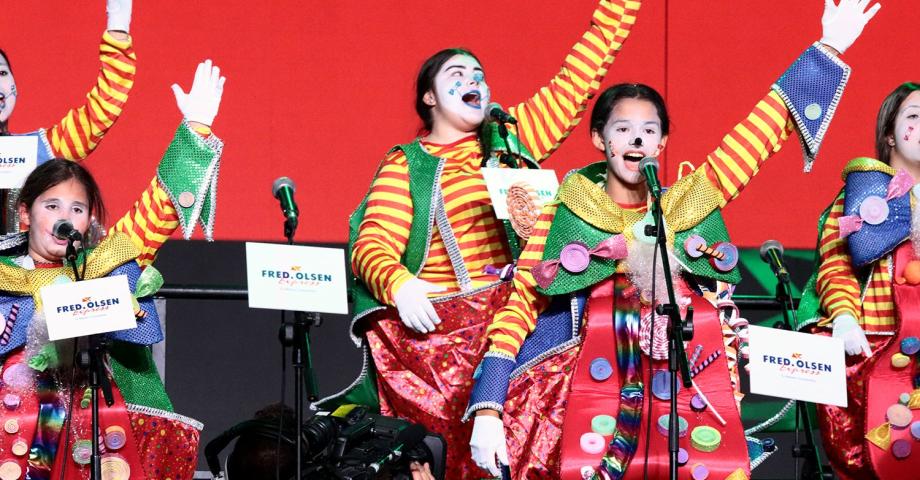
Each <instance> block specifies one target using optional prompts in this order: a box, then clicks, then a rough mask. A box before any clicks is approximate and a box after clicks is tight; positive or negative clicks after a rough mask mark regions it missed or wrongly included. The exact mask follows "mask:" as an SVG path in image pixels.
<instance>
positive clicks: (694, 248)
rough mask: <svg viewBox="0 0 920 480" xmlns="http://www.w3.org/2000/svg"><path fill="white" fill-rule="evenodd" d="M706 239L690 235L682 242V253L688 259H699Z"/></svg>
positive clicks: (704, 247) (704, 248)
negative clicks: (684, 253)
mask: <svg viewBox="0 0 920 480" xmlns="http://www.w3.org/2000/svg"><path fill="white" fill-rule="evenodd" d="M706 245H707V244H706V239H704V238H703V237H701V236H699V235H690V236H689V237H687V239H686V240H684V251H685V252H687V256H688V257H690V258H700V257H702V256H703V252H704V251H705V250H706Z"/></svg>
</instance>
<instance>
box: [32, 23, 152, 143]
mask: <svg viewBox="0 0 920 480" xmlns="http://www.w3.org/2000/svg"><path fill="white" fill-rule="evenodd" d="M99 61H100V63H101V64H102V65H101V67H100V69H99V76H98V78H97V79H96V85H95V86H93V89H92V90H90V91H89V93H88V94H87V95H86V103H85V104H84V105H82V106H80V107H77V108H74V109H71V110H70V111H69V112H67V115H65V116H64V118H63V119H62V120H61V121H60V122H58V123H57V124H56V125H54V126H53V127H51V128H50V129H48V138H49V140H50V141H51V149H52V151H53V152H54V155H55V156H56V157H58V158H66V159H68V160H81V159H83V158H86V157H87V156H88V155H89V154H90V153H92V151H93V150H94V149H95V148H96V146H97V145H99V142H100V141H101V140H102V137H103V136H104V135H105V133H106V132H107V131H108V129H109V128H111V126H112V125H113V124H114V123H115V121H116V120H118V116H119V115H121V111H122V108H123V107H124V105H125V102H127V101H128V92H129V91H130V90H131V87H132V86H133V85H134V75H135V72H136V64H137V57H136V56H135V54H134V48H133V47H132V45H131V40H130V39H128V40H126V41H119V40H116V39H115V37H113V36H112V35H111V34H110V33H109V32H106V33H105V34H103V35H102V43H101V44H100V46H99Z"/></svg>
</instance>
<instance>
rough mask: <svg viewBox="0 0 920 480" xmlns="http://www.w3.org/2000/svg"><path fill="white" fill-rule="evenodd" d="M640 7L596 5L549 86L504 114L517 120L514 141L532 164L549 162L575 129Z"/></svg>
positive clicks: (628, 1)
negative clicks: (587, 25) (530, 157)
mask: <svg viewBox="0 0 920 480" xmlns="http://www.w3.org/2000/svg"><path fill="white" fill-rule="evenodd" d="M640 5H641V2H640V1H638V0H611V1H608V0H603V1H601V2H599V4H598V6H597V9H595V10H594V15H593V16H592V18H591V27H590V28H589V29H588V31H587V32H585V33H584V35H582V37H581V39H580V40H579V41H578V43H576V44H575V46H574V47H572V50H571V51H570V52H569V54H568V55H567V56H566V58H565V62H564V63H563V64H562V69H561V70H560V71H559V73H558V74H556V76H555V77H553V79H552V80H551V81H550V83H549V85H548V86H545V87H543V88H541V89H540V90H539V91H538V92H537V93H536V95H534V96H533V97H531V98H529V99H528V100H527V101H525V102H523V103H521V104H518V105H516V106H513V107H511V108H510V109H509V111H510V113H511V114H512V115H514V117H515V118H517V120H518V137H520V139H521V141H522V142H523V143H524V145H526V146H527V148H528V149H529V150H530V152H531V153H532V154H533V155H534V157H535V158H536V159H537V160H538V161H541V162H542V161H543V160H545V159H546V158H547V157H549V155H550V153H552V152H553V151H554V150H556V149H557V148H558V147H559V145H560V144H561V143H562V141H563V140H564V139H565V137H567V136H568V135H569V133H570V132H571V131H572V130H573V129H574V128H575V126H576V125H578V122H579V121H580V119H581V116H582V114H583V113H584V111H585V108H586V107H587V105H588V101H589V100H590V99H591V97H592V96H594V94H596V93H597V91H598V90H599V89H600V86H601V81H602V80H603V79H604V76H605V75H607V70H608V68H609V67H610V64H612V63H613V60H614V57H616V55H617V53H619V51H620V49H621V48H622V47H623V42H625V41H626V37H627V36H628V35H629V31H630V29H631V28H632V26H633V24H635V22H636V15H637V13H638V11H639V6H640Z"/></svg>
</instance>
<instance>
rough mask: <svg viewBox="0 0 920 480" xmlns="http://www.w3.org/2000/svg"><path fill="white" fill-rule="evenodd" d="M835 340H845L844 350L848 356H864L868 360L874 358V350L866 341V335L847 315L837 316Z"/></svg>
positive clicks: (853, 319)
mask: <svg viewBox="0 0 920 480" xmlns="http://www.w3.org/2000/svg"><path fill="white" fill-rule="evenodd" d="M834 338H839V339H842V340H843V349H844V350H845V351H846V352H847V355H859V354H860V353H862V354H864V355H865V356H866V357H867V358H868V357H871V356H872V348H870V347H869V341H868V340H866V333H865V332H863V329H862V327H860V326H859V323H857V322H856V319H855V318H853V315H848V314H846V313H844V314H842V315H837V318H835V319H834Z"/></svg>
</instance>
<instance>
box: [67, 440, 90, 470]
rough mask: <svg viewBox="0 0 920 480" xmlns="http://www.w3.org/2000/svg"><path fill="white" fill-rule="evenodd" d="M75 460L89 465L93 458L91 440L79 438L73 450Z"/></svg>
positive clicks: (80, 463)
mask: <svg viewBox="0 0 920 480" xmlns="http://www.w3.org/2000/svg"><path fill="white" fill-rule="evenodd" d="M71 454H72V456H73V461H74V462H77V464H79V465H89V462H90V461H91V460H92V458H93V442H92V441H90V440H77V441H76V442H74V444H73V451H72V452H71Z"/></svg>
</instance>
